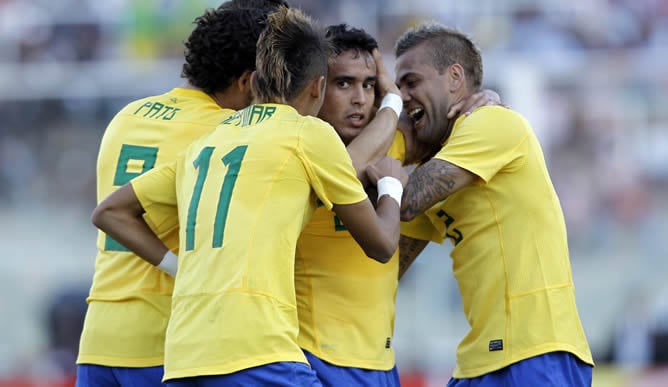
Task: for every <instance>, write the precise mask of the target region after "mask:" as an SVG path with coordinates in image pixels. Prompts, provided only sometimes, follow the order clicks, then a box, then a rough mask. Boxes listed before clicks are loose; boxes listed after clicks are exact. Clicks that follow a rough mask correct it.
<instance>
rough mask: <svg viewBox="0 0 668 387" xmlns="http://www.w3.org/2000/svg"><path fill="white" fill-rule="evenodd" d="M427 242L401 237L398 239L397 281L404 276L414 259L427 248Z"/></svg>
mask: <svg viewBox="0 0 668 387" xmlns="http://www.w3.org/2000/svg"><path fill="white" fill-rule="evenodd" d="M428 243H429V241H423V240H420V239H415V238H411V237H407V236H405V235H402V236H401V237H400V238H399V279H401V277H403V276H404V274H405V273H406V271H407V270H408V268H409V267H410V266H411V264H413V261H415V258H417V256H418V255H420V253H421V252H422V250H424V248H425V247H427V244H428Z"/></svg>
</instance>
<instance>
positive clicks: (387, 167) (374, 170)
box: [366, 156, 408, 187]
mask: <svg viewBox="0 0 668 387" xmlns="http://www.w3.org/2000/svg"><path fill="white" fill-rule="evenodd" d="M366 174H367V176H369V180H370V181H371V183H373V184H374V185H376V184H378V180H380V179H381V178H383V177H385V176H391V177H394V178H396V179H399V181H400V182H401V185H402V186H403V187H406V183H408V173H407V172H406V170H405V169H404V167H403V166H402V165H401V162H400V161H399V160H396V159H393V158H392V157H390V156H385V157H383V158H382V159H380V160H378V161H377V162H376V163H375V164H369V166H368V167H367V168H366Z"/></svg>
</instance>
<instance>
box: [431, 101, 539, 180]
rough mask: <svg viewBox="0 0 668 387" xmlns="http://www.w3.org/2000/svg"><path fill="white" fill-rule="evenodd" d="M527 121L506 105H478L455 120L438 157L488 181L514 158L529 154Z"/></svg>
mask: <svg viewBox="0 0 668 387" xmlns="http://www.w3.org/2000/svg"><path fill="white" fill-rule="evenodd" d="M526 127H527V126H526V123H525V121H524V119H523V118H522V117H521V116H520V115H519V114H517V113H515V112H513V111H512V110H510V109H507V108H505V107H497V106H490V107H485V108H481V109H478V111H476V112H474V113H473V114H471V115H470V116H468V117H466V118H465V119H463V120H462V121H460V122H458V123H456V124H455V127H454V129H453V131H452V135H451V136H450V138H449V139H448V141H447V142H446V144H445V145H444V146H443V148H442V149H441V150H440V152H438V154H436V156H434V158H437V159H441V160H445V161H447V162H450V163H452V164H454V165H456V166H458V167H460V168H463V169H466V170H468V171H470V172H473V173H474V174H476V175H478V176H479V177H480V178H482V179H483V180H484V181H485V182H489V180H490V179H491V178H492V177H494V175H496V174H497V173H498V172H499V171H500V170H501V169H502V168H504V167H505V166H506V165H508V164H510V163H511V162H513V161H517V162H523V160H524V159H526V156H527V151H528V147H527V144H528V142H527V139H528V133H527V132H526Z"/></svg>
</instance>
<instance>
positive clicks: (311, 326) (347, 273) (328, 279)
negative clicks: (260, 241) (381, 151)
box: [295, 131, 405, 370]
mask: <svg viewBox="0 0 668 387" xmlns="http://www.w3.org/2000/svg"><path fill="white" fill-rule="evenodd" d="M388 154H389V155H390V156H392V157H394V158H396V159H398V160H400V161H403V160H404V154H405V143H404V138H403V135H402V134H401V132H399V131H397V133H396V135H395V139H394V142H393V144H392V146H391V147H390V150H389V152H388ZM398 268H399V259H398V251H397V252H395V256H393V257H392V259H391V260H390V261H389V262H388V263H386V264H382V263H379V262H377V261H375V260H373V259H369V257H367V255H366V254H365V253H364V250H362V248H361V247H360V246H359V245H358V244H357V242H356V241H355V239H354V238H353V237H352V235H350V233H349V232H348V230H347V229H346V227H345V225H343V223H341V221H340V220H339V218H338V217H337V216H336V214H335V213H334V212H332V211H330V210H329V209H327V208H326V207H325V206H322V205H321V206H319V207H318V208H317V209H316V211H315V214H314V215H313V218H312V219H311V222H309V224H308V225H307V226H306V228H305V229H304V231H303V232H302V234H301V236H300V237H299V241H298V243H297V254H296V267H295V286H296V290H297V307H298V309H299V345H300V346H301V348H303V349H305V350H307V351H309V352H311V353H312V354H314V355H315V356H317V357H318V358H320V359H322V360H325V361H327V362H329V363H332V364H336V365H338V366H342V367H356V368H364V369H373V370H389V369H392V367H394V364H395V357H394V349H393V348H392V337H393V332H394V305H395V298H396V294H397V275H398V270H399V269H398Z"/></svg>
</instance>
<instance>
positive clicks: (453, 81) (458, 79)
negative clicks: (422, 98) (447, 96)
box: [447, 63, 466, 93]
mask: <svg viewBox="0 0 668 387" xmlns="http://www.w3.org/2000/svg"><path fill="white" fill-rule="evenodd" d="M447 71H448V78H450V92H451V93H454V92H456V91H458V90H460V89H461V88H462V87H464V86H465V85H466V75H465V73H464V68H463V67H462V65H460V64H459V63H454V64H452V65H450V67H448V70H447Z"/></svg>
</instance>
